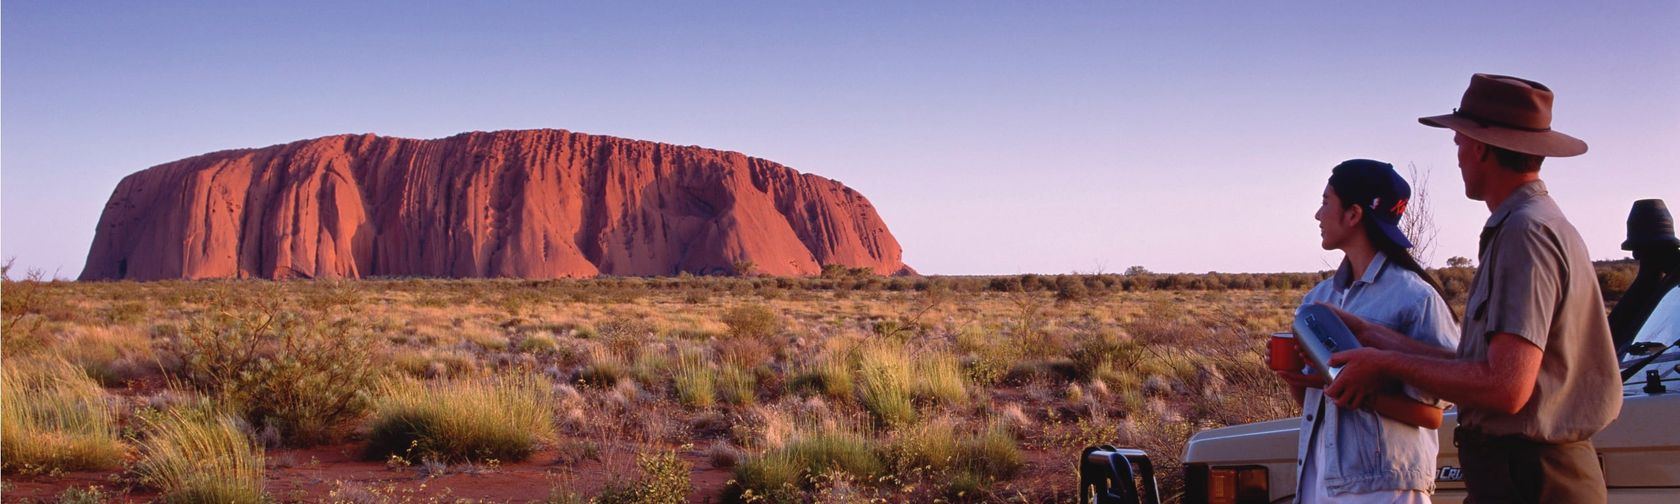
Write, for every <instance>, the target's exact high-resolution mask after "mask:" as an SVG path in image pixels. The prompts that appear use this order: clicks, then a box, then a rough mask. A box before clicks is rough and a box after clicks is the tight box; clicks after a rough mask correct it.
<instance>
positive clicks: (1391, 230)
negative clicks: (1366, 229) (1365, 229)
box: [1376, 219, 1412, 249]
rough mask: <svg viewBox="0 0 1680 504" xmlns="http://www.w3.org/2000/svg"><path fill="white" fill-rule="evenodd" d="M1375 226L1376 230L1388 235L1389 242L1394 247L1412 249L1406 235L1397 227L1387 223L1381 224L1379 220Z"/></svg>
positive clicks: (1410, 241)
mask: <svg viewBox="0 0 1680 504" xmlns="http://www.w3.org/2000/svg"><path fill="white" fill-rule="evenodd" d="M1376 224H1377V229H1379V230H1382V233H1383V234H1385V235H1388V239H1389V241H1392V242H1394V243H1395V244H1396V245H1399V246H1400V248H1403V249H1410V248H1412V240H1411V239H1409V238H1406V233H1405V232H1404V231H1401V230H1400V227H1399V226H1396V225H1394V224H1389V223H1387V222H1383V221H1382V220H1380V219H1379V220H1377V222H1376Z"/></svg>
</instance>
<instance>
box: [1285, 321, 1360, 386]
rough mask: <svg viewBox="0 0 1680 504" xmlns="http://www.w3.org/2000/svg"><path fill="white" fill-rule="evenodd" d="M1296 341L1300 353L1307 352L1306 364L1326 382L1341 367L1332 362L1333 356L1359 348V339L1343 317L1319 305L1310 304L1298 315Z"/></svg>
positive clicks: (1332, 377) (1329, 380) (1333, 379)
mask: <svg viewBox="0 0 1680 504" xmlns="http://www.w3.org/2000/svg"><path fill="white" fill-rule="evenodd" d="M1295 342H1296V343H1298V344H1300V345H1301V350H1302V352H1301V353H1304V354H1306V355H1307V364H1308V365H1310V366H1312V368H1313V371H1314V372H1316V373H1318V374H1319V376H1322V377H1324V379H1325V381H1327V382H1333V381H1335V380H1336V375H1337V374H1338V373H1340V372H1341V370H1342V368H1341V367H1340V366H1336V367H1332V366H1331V365H1330V356H1331V355H1333V354H1335V353H1336V352H1341V351H1346V350H1352V349H1355V348H1359V339H1358V338H1355V337H1354V336H1353V331H1351V330H1349V329H1348V326H1347V324H1344V323H1342V318H1341V317H1338V316H1336V312H1335V311H1333V310H1331V309H1330V308H1329V307H1326V306H1324V305H1320V304H1312V305H1307V306H1306V307H1303V308H1301V311H1300V312H1298V313H1296V314H1295Z"/></svg>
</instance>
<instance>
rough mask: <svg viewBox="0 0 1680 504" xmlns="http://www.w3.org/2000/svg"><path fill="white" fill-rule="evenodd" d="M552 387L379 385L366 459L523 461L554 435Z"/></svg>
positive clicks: (516, 379) (511, 382) (534, 380)
mask: <svg viewBox="0 0 1680 504" xmlns="http://www.w3.org/2000/svg"><path fill="white" fill-rule="evenodd" d="M549 389H550V386H549V383H548V381H547V380H544V379H543V378H541V377H539V376H532V375H513V376H504V377H489V378H478V379H470V380H455V381H443V382H436V383H430V384H426V383H419V382H416V381H413V380H394V381H388V382H385V383H383V384H381V385H380V387H379V393H378V397H376V398H375V399H374V419H373V428H372V429H371V431H370V433H369V434H368V446H367V450H366V456H367V457H368V458H370V459H386V458H389V457H391V456H393V455H394V456H398V457H403V458H408V459H416V460H417V459H420V458H424V457H432V458H437V459H441V460H452V461H453V460H485V459H496V460H500V461H504V462H511V461H520V460H525V459H526V458H528V457H530V456H531V453H532V452H533V451H535V450H536V448H537V447H538V446H539V445H541V444H542V443H547V442H551V441H553V440H554V438H555V434H554V416H555V415H554V407H553V402H554V401H553V399H552V398H551V397H549Z"/></svg>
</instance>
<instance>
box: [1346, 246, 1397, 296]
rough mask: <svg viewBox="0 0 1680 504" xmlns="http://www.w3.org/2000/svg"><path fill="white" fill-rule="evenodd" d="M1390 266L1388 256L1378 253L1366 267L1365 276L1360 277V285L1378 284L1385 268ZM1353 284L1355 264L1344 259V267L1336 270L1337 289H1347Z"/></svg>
mask: <svg viewBox="0 0 1680 504" xmlns="http://www.w3.org/2000/svg"><path fill="white" fill-rule="evenodd" d="M1387 265H1388V255H1386V254H1383V253H1382V252H1377V254H1376V255H1374V256H1371V264H1369V265H1366V266H1365V275H1364V276H1361V277H1359V281H1358V283H1362V284H1372V283H1376V282H1377V276H1379V275H1381V274H1382V270H1383V267H1384V266H1387ZM1353 283H1355V282H1354V281H1353V263H1352V262H1349V261H1348V260H1347V259H1342V265H1341V266H1338V267H1337V268H1336V287H1339V288H1343V289H1346V288H1348V287H1349V286H1351V285H1352V284H1353Z"/></svg>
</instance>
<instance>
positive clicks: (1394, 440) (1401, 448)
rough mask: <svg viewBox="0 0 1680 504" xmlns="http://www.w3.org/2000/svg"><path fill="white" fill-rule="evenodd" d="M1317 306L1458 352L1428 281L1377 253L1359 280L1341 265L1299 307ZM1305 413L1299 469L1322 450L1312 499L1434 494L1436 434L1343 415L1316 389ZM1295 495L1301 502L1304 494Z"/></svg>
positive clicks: (1358, 413) (1447, 316)
mask: <svg viewBox="0 0 1680 504" xmlns="http://www.w3.org/2000/svg"><path fill="white" fill-rule="evenodd" d="M1318 302H1324V303H1329V304H1332V305H1335V306H1338V307H1340V308H1341V309H1343V310H1347V311H1348V312H1350V313H1353V314H1355V315H1359V316H1360V317H1363V318H1365V320H1368V321H1371V322H1374V323H1377V324H1381V325H1383V326H1384V327H1388V328H1390V329H1393V330H1395V331H1398V332H1400V333H1401V334H1405V335H1408V336H1411V337H1412V338H1413V339H1417V340H1420V341H1424V342H1428V343H1432V344H1435V345H1439V346H1440V347H1441V348H1445V349H1453V348H1457V347H1458V325H1457V324H1456V323H1454V321H1453V317H1452V311H1451V310H1450V309H1448V308H1447V303H1446V301H1443V300H1442V299H1441V296H1440V295H1439V294H1437V293H1436V292H1435V289H1434V288H1432V287H1430V286H1429V283H1428V282H1425V281H1424V280H1423V277H1420V276H1418V274H1417V273H1413V272H1412V271H1411V270H1407V269H1406V268H1403V267H1401V266H1399V265H1396V264H1389V262H1388V258H1387V257H1385V256H1384V255H1383V254H1382V253H1380V252H1379V253H1377V255H1376V258H1374V259H1372V261H1371V265H1370V266H1369V267H1367V268H1366V269H1365V275H1364V276H1363V277H1361V278H1359V279H1354V278H1353V273H1352V269H1351V267H1350V266H1349V265H1348V263H1347V261H1345V260H1344V261H1342V265H1341V267H1340V268H1338V269H1337V270H1336V274H1335V275H1334V276H1332V277H1330V278H1328V279H1325V280H1324V281H1323V282H1319V284H1318V285H1317V286H1314V287H1313V289H1312V290H1311V291H1308V292H1307V296H1306V297H1305V298H1304V299H1302V300H1301V305H1302V306H1306V305H1310V304H1313V303H1318ZM1405 393H1406V395H1409V396H1411V397H1412V398H1414V399H1418V400H1420V401H1423V402H1430V403H1436V404H1437V405H1442V404H1443V403H1440V402H1439V401H1438V400H1437V399H1435V398H1433V397H1428V396H1425V395H1424V394H1423V393H1421V392H1420V391H1418V390H1417V389H1414V388H1411V387H1410V386H1407V387H1405ZM1321 403H1322V407H1323V409H1322V414H1320V411H1321V410H1320V406H1321ZM1302 411H1303V412H1304V413H1303V414H1302V416H1301V433H1302V434H1303V435H1302V436H1301V440H1300V444H1299V450H1298V452H1297V453H1299V454H1300V460H1301V461H1305V460H1307V456H1308V450H1309V449H1314V447H1315V446H1314V441H1315V436H1316V441H1317V443H1316V445H1317V448H1319V450H1318V452H1317V453H1315V454H1314V459H1313V465H1316V466H1318V469H1319V472H1320V474H1322V475H1323V480H1322V481H1318V482H1317V483H1318V485H1320V488H1317V489H1315V490H1316V491H1315V492H1313V493H1314V494H1316V495H1320V496H1328V497H1332V498H1334V497H1337V496H1341V495H1345V494H1349V493H1355V494H1357V493H1369V492H1379V491H1394V490H1421V491H1424V492H1433V491H1434V490H1435V456H1436V454H1437V452H1439V451H1440V446H1439V441H1438V438H1437V437H1436V432H1435V429H1425V428H1421V427H1414V426H1411V425H1408V424H1405V423H1402V422H1400V421H1397V420H1393V419H1390V418H1387V417H1384V416H1381V415H1377V414H1376V413H1372V412H1370V411H1367V410H1344V409H1342V408H1340V407H1338V406H1336V403H1335V401H1327V400H1325V397H1324V391H1323V390H1320V389H1316V388H1309V389H1307V393H1306V398H1305V401H1304V402H1303V404H1302ZM1297 467H1298V468H1299V467H1300V466H1297ZM1297 481H1300V479H1297ZM1296 490H1297V492H1296V495H1300V492H1299V490H1300V489H1299V488H1297V489H1296Z"/></svg>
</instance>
